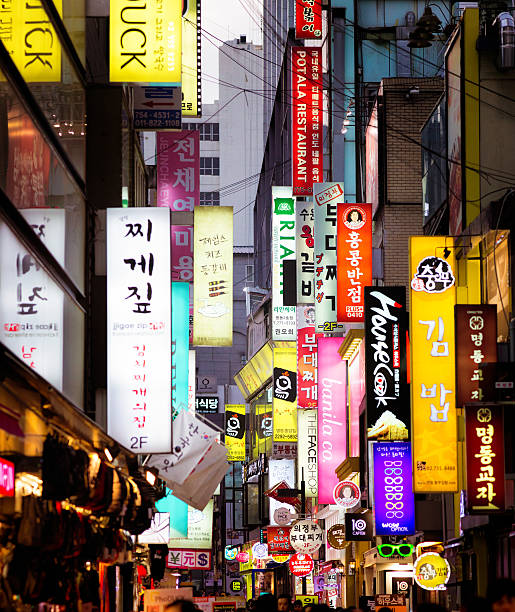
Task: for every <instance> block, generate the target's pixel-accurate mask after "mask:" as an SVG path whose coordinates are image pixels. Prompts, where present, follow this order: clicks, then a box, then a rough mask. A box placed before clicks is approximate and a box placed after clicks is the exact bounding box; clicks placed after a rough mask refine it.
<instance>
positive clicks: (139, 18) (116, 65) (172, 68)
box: [109, 0, 182, 83]
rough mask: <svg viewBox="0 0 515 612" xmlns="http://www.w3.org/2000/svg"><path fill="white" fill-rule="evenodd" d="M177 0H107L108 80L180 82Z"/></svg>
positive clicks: (179, 14) (179, 12) (180, 21)
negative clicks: (175, 0) (108, 1)
mask: <svg viewBox="0 0 515 612" xmlns="http://www.w3.org/2000/svg"><path fill="white" fill-rule="evenodd" d="M181 7H182V3H180V2H167V0H132V1H129V0H110V11H109V80H110V81H111V82H115V83H180V81H181V63H182V60H181V39H182V20H181V17H182V16H181Z"/></svg>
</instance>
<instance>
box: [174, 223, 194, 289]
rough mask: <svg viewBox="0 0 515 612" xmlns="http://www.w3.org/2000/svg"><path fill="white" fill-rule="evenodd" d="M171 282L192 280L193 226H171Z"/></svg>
mask: <svg viewBox="0 0 515 612" xmlns="http://www.w3.org/2000/svg"><path fill="white" fill-rule="evenodd" d="M171 230H172V281H186V282H190V281H192V280H193V226H192V225H172V227H171Z"/></svg>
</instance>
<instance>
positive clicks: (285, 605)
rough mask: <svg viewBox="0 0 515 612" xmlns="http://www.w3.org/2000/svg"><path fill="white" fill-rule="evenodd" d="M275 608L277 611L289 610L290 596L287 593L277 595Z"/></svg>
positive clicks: (285, 611)
mask: <svg viewBox="0 0 515 612" xmlns="http://www.w3.org/2000/svg"><path fill="white" fill-rule="evenodd" d="M277 610H278V611H279V612H291V597H290V596H289V595H279V598H278V599H277Z"/></svg>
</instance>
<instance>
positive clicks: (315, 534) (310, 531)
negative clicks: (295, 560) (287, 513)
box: [290, 521, 324, 555]
mask: <svg viewBox="0 0 515 612" xmlns="http://www.w3.org/2000/svg"><path fill="white" fill-rule="evenodd" d="M323 542H324V532H323V531H322V529H321V527H320V525H318V524H317V523H315V522H313V521H297V522H296V523H295V525H293V527H292V528H291V529H290V544H291V547H292V548H293V549H294V550H296V551H297V552H300V553H307V554H308V555H312V554H313V553H314V552H316V551H317V550H318V549H319V548H320V547H321V546H322V544H323Z"/></svg>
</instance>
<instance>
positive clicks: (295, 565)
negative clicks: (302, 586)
mask: <svg viewBox="0 0 515 612" xmlns="http://www.w3.org/2000/svg"><path fill="white" fill-rule="evenodd" d="M289 566H290V572H291V573H292V574H293V575H294V576H307V575H308V574H311V572H312V571H313V568H314V567H315V562H314V561H313V557H311V555H306V554H304V553H295V554H294V555H292V557H291V558H290V562H289Z"/></svg>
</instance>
